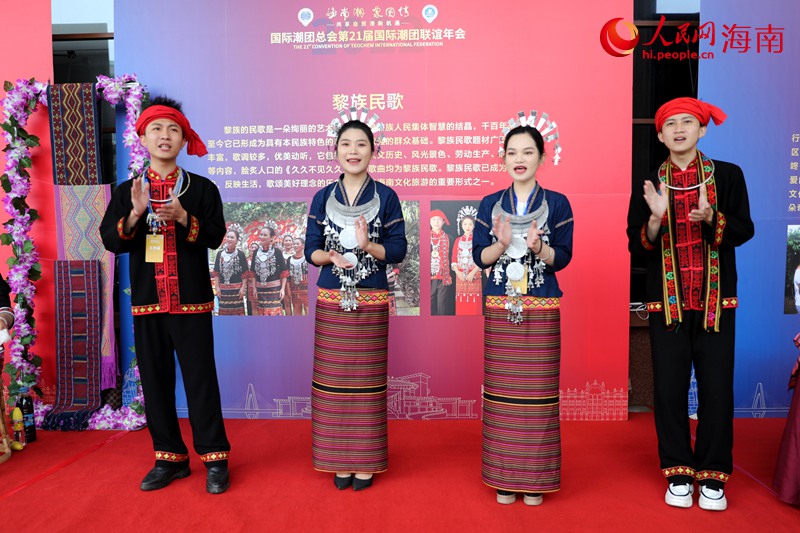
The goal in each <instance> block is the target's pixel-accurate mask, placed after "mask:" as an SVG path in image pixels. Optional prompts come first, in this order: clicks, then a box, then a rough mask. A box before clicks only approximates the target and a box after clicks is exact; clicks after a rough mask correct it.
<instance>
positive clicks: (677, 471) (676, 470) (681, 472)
mask: <svg viewBox="0 0 800 533" xmlns="http://www.w3.org/2000/svg"><path fill="white" fill-rule="evenodd" d="M661 473H662V474H664V477H667V478H669V477H672V476H692V477H695V476H696V475H697V472H696V471H695V469H694V468H690V467H688V466H671V467H669V468H662V469H661Z"/></svg>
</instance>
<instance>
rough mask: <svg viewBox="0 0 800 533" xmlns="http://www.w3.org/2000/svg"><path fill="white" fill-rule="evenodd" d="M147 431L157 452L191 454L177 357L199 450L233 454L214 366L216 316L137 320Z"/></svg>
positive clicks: (197, 315) (147, 317) (134, 334)
mask: <svg viewBox="0 0 800 533" xmlns="http://www.w3.org/2000/svg"><path fill="white" fill-rule="evenodd" d="M133 336H134V342H135V345H136V360H137V362H138V364H139V374H140V375H141V378H142V392H143V393H144V402H145V403H144V405H145V414H146V415H147V427H148V429H149V430H150V436H151V437H152V439H153V449H154V450H155V451H157V452H170V453H177V454H186V453H188V450H187V449H186V445H185V444H184V442H183V439H182V438H181V431H180V427H179V425H178V415H177V412H176V410H175V376H176V372H175V355H176V354H177V357H178V363H179V364H180V368H181V374H182V375H183V385H184V388H185V389H186V400H187V402H188V407H189V421H190V423H191V426H192V434H193V440H194V449H195V451H196V452H197V453H198V454H200V455H205V454H208V453H211V452H221V451H224V452H227V451H230V444H229V443H228V438H227V437H226V435H225V425H224V423H223V420H222V402H221V400H220V394H219V382H218V381H217V367H216V364H215V362H214V334H213V332H212V329H211V313H199V314H183V315H181V314H155V315H144V316H135V317H133Z"/></svg>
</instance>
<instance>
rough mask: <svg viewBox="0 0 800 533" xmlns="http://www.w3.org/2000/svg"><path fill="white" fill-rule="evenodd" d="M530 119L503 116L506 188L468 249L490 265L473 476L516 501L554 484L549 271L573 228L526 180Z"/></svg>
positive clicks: (556, 329) (557, 199)
mask: <svg viewBox="0 0 800 533" xmlns="http://www.w3.org/2000/svg"><path fill="white" fill-rule="evenodd" d="M533 113H535V112H532V117H533V116H536V115H534V114H533ZM542 116H543V117H544V116H546V115H544V114H543V115H542ZM535 122H537V121H536V120H535V119H534V120H528V119H527V117H525V116H522V114H520V120H519V122H517V121H512V124H515V127H514V128H513V129H511V130H510V131H508V133H507V134H506V136H505V140H504V143H503V152H504V162H505V165H506V170H507V171H508V174H509V176H510V177H511V179H512V184H511V186H510V187H509V188H508V189H505V190H502V191H498V192H496V193H493V194H490V195H489V196H486V197H485V198H484V199H483V200H482V201H481V204H480V208H479V209H478V216H477V220H476V224H475V236H474V238H473V248H472V254H473V259H474V261H475V264H476V265H477V266H478V267H479V268H481V269H488V268H491V273H490V274H489V281H488V283H487V284H486V289H485V295H486V310H485V320H484V385H483V387H484V394H483V406H484V407H483V482H484V483H486V484H487V485H488V486H490V487H492V488H494V489H496V490H497V503H501V504H511V503H513V502H514V501H515V500H516V497H517V493H518V492H522V493H523V494H524V496H523V500H524V502H525V504H526V505H541V504H542V502H543V493H545V492H555V491H557V490H559V489H560V487H561V432H560V423H559V405H560V404H559V376H560V372H561V311H560V304H559V301H560V297H561V295H562V292H561V289H560V288H559V285H558V280H557V279H556V272H557V271H559V270H561V269H563V268H564V267H566V266H567V265H568V264H569V263H570V261H571V259H572V231H573V226H574V224H573V220H572V207H571V206H570V203H569V200H567V197H566V196H564V195H563V194H560V193H557V192H555V191H552V190H545V189H544V188H542V187H541V186H540V185H539V184H538V182H537V180H536V171H537V170H538V169H539V168H540V167H541V165H543V164H544V161H545V153H544V143H545V140H544V138H543V137H542V134H541V133H540V132H539V130H538V129H536V128H535V127H533V126H532V124H533V123H535ZM540 127H543V128H544V129H545V131H546V128H545V127H544V124H542V125H541V126H540ZM555 138H556V137H555V136H552V137H551V136H548V137H547V139H549V140H555ZM557 151H558V149H556V152H557Z"/></svg>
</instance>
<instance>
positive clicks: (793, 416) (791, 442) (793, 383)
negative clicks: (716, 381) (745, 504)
mask: <svg viewBox="0 0 800 533" xmlns="http://www.w3.org/2000/svg"><path fill="white" fill-rule="evenodd" d="M794 345H795V346H797V347H798V348H800V333H798V334H797V335H795V337H794ZM798 377H800V357H798V358H797V361H796V362H795V364H794V369H792V374H791V376H790V377H789V390H791V389H794V393H793V396H792V403H791V405H790V406H789V415H788V416H787V417H786V426H785V427H784V428H783V438H782V439H781V447H780V450H779V451H778V461H777V463H776V464H775V476H774V478H773V480H772V486H773V487H774V488H775V492H777V493H778V498H780V499H781V501H784V502H786V503H789V504H792V505H796V506H800V393H798V392H797V379H798Z"/></svg>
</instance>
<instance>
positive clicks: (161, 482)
mask: <svg viewBox="0 0 800 533" xmlns="http://www.w3.org/2000/svg"><path fill="white" fill-rule="evenodd" d="M191 473H192V471H191V470H189V465H188V464H185V465H180V466H175V467H169V466H156V467H154V468H153V469H152V470H151V471H149V472H148V473H147V475H146V476H144V479H143V480H142V485H141V489H142V490H158V489H163V488H164V487H166V486H167V485H169V484H170V483H172V482H173V481H174V480H176V479H183V478H185V477H188V476H189V474H191Z"/></svg>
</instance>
